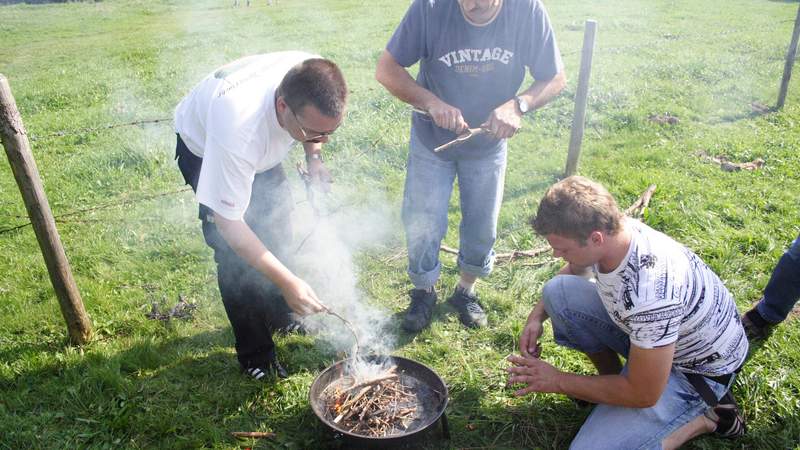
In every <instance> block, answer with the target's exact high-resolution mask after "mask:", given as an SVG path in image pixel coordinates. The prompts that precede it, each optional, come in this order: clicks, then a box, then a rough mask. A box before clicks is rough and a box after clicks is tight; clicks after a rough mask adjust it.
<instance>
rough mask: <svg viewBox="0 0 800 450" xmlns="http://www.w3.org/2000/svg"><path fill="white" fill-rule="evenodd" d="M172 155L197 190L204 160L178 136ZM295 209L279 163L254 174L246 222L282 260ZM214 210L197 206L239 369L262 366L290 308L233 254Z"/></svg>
mask: <svg viewBox="0 0 800 450" xmlns="http://www.w3.org/2000/svg"><path fill="white" fill-rule="evenodd" d="M175 159H176V160H177V161H178V168H179V169H180V171H181V173H182V174H183V177H184V180H185V181H186V184H188V185H190V186H191V187H192V190H194V191H195V192H196V191H197V181H198V179H199V177H200V168H201V166H202V163H203V160H202V158H199V157H197V156H196V155H194V154H193V153H192V152H191V151H190V150H189V149H188V148H187V147H186V144H185V143H184V142H183V140H182V139H181V138H180V136H178V142H177V145H176V147H175ZM292 208H293V203H292V197H291V189H290V187H289V183H288V180H287V179H286V173H285V172H284V171H283V167H282V166H281V165H278V166H276V167H274V168H272V169H270V170H268V171H266V172H263V173H260V174H256V176H255V179H254V180H253V191H252V194H251V196H250V205H249V206H248V208H247V211H246V212H245V216H244V220H245V222H246V223H247V225H248V226H249V227H250V228H251V229H252V230H253V232H254V233H255V234H256V236H258V238H259V239H260V240H261V242H262V243H263V244H264V246H265V247H267V249H269V250H270V251H271V252H272V253H273V254H274V255H275V256H276V257H277V258H278V259H279V260H280V261H282V262H284V264H286V262H287V261H288V259H289V256H291V254H290V251H291V242H292V228H291V211H292ZM212 217H213V212H212V211H211V209H210V208H208V207H207V206H205V205H202V204H201V205H200V220H201V221H202V224H203V236H204V238H205V241H206V244H208V246H209V247H211V248H212V249H213V250H214V261H215V262H216V263H217V283H218V284H219V292H220V295H221V297H222V303H223V304H224V305H225V312H226V313H227V315H228V320H229V321H230V322H231V327H232V328H233V334H234V336H235V337H236V354H237V357H238V359H239V363H240V364H241V365H242V367H243V368H249V367H265V366H266V365H267V361H268V360H269V359H270V358H271V357H273V356H274V352H275V343H274V342H273V340H272V333H273V331H274V330H275V329H278V328H282V327H284V326H286V325H287V324H288V323H289V313H290V309H289V307H288V306H287V304H286V301H285V300H284V299H283V296H282V295H281V292H280V290H279V289H278V287H277V286H275V284H273V283H272V282H271V281H270V280H269V279H267V278H266V277H265V276H264V275H262V274H261V273H260V272H258V271H257V270H255V269H254V268H253V267H251V266H250V265H249V264H248V263H247V262H245V261H244V260H243V259H242V258H240V257H239V255H237V254H236V253H235V252H234V251H233V249H231V248H230V246H228V243H227V242H225V240H224V239H223V238H222V236H221V235H220V233H219V230H217V226H216V225H215V224H214V222H213V218H212Z"/></svg>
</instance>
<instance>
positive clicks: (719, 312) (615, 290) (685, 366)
mask: <svg viewBox="0 0 800 450" xmlns="http://www.w3.org/2000/svg"><path fill="white" fill-rule="evenodd" d="M627 225H628V226H629V227H630V229H631V231H632V239H631V244H630V247H629V248H628V254H627V256H626V257H625V259H624V260H623V261H622V263H621V264H620V265H619V267H617V268H616V269H615V270H614V271H612V272H610V273H601V272H600V271H599V270H598V268H597V266H596V265H595V266H594V272H595V277H596V278H597V292H598V294H600V298H601V299H602V300H603V305H604V306H605V308H606V310H607V311H608V314H609V316H611V319H612V320H613V321H614V323H616V324H617V326H619V327H620V328H621V329H622V330H623V331H625V333H627V334H628V335H629V336H630V339H631V343H632V344H634V345H636V346H637V347H639V348H647V349H650V348H656V347H661V346H664V345H669V344H672V343H675V355H674V356H673V364H674V365H675V366H676V367H677V368H678V370H681V371H683V372H690V373H699V374H702V375H709V376H719V375H726V374H729V373H731V372H733V371H734V370H735V369H736V368H738V367H739V366H741V365H742V364H743V363H744V359H745V358H746V357H747V348H748V343H747V338H746V337H745V334H744V328H743V327H742V323H741V321H740V320H739V313H738V312H737V311H736V304H735V303H734V301H733V297H732V296H731V294H730V292H728V289H727V288H725V285H724V284H723V283H722V280H720V279H719V277H718V276H717V275H716V274H715V273H714V272H713V271H712V270H711V269H710V268H709V267H708V266H707V265H705V263H703V261H702V260H701V259H700V258H699V257H698V256H697V255H695V254H694V253H693V252H692V251H691V250H689V249H688V248H686V247H684V246H683V245H681V244H679V243H677V242H675V241H674V240H673V239H672V238H670V237H669V236H667V235H665V234H663V233H659V232H658V231H656V230H654V229H652V228H650V227H648V226H647V225H645V224H643V223H641V222H638V221H635V220H632V219H628V221H627Z"/></svg>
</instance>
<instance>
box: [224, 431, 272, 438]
mask: <svg viewBox="0 0 800 450" xmlns="http://www.w3.org/2000/svg"><path fill="white" fill-rule="evenodd" d="M231 436H233V437H236V438H242V439H246V438H252V439H272V438H274V437H275V433H270V432H268V431H231Z"/></svg>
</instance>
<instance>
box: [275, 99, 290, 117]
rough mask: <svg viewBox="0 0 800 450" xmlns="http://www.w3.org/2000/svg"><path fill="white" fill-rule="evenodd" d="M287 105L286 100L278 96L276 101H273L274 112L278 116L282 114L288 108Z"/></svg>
mask: <svg viewBox="0 0 800 450" xmlns="http://www.w3.org/2000/svg"><path fill="white" fill-rule="evenodd" d="M288 107H289V105H288V104H287V103H286V100H285V99H284V98H283V96H282V95H279V96H278V98H277V99H275V110H276V112H277V113H278V114H283V112H284V111H286V108H288Z"/></svg>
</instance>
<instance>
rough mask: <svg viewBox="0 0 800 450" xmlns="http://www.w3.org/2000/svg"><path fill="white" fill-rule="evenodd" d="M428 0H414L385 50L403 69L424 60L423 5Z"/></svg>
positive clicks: (424, 23)
mask: <svg viewBox="0 0 800 450" xmlns="http://www.w3.org/2000/svg"><path fill="white" fill-rule="evenodd" d="M426 4H428V0H414V3H412V4H411V6H410V7H409V8H408V11H406V15H405V16H404V17H403V21H402V22H400V25H398V26H397V29H396V30H394V34H393V35H392V37H391V39H389V43H388V44H386V50H387V51H388V52H389V53H391V55H392V57H393V58H394V59H395V61H397V63H398V64H400V65H401V66H403V67H410V66H412V65H414V64H415V63H416V62H417V61H419V60H420V59H423V58H425V57H426V56H427V55H426V53H427V52H426V51H425V28H426V19H425V5H426Z"/></svg>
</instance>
